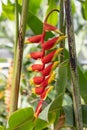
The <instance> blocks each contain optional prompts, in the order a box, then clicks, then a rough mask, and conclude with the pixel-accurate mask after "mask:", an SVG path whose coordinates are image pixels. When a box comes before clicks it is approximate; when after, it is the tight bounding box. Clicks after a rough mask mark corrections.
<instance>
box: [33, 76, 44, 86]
mask: <svg viewBox="0 0 87 130" xmlns="http://www.w3.org/2000/svg"><path fill="white" fill-rule="evenodd" d="M43 80H44V77H43V76H37V77H34V78H33V82H34V84H37V85H38V84H41V83H42V82H43Z"/></svg>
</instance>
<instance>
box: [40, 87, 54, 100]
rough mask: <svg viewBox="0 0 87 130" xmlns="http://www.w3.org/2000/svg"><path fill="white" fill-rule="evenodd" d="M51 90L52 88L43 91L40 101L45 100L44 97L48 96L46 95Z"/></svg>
mask: <svg viewBox="0 0 87 130" xmlns="http://www.w3.org/2000/svg"><path fill="white" fill-rule="evenodd" d="M52 89H53V86H51V87H49V88H47V89H45V91H44V92H43V93H42V94H41V99H43V100H45V99H46V97H47V95H48V93H49V92H50V91H51V90H52Z"/></svg>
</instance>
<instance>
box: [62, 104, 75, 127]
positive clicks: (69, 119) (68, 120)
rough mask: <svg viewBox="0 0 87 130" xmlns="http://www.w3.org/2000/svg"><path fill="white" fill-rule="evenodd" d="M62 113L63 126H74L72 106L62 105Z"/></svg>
mask: <svg viewBox="0 0 87 130" xmlns="http://www.w3.org/2000/svg"><path fill="white" fill-rule="evenodd" d="M63 110H64V114H65V124H64V126H67V127H68V126H69V127H72V126H75V122H74V121H75V119H74V111H73V108H72V106H64V107H63Z"/></svg>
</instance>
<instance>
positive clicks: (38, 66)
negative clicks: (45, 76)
mask: <svg viewBox="0 0 87 130" xmlns="http://www.w3.org/2000/svg"><path fill="white" fill-rule="evenodd" d="M43 69H44V65H43V64H34V65H32V66H29V67H28V68H27V70H28V71H42V70H43Z"/></svg>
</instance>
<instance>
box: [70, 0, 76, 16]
mask: <svg viewBox="0 0 87 130" xmlns="http://www.w3.org/2000/svg"><path fill="white" fill-rule="evenodd" d="M71 8H72V14H73V15H74V14H75V12H76V6H75V2H74V0H72V1H71Z"/></svg>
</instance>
